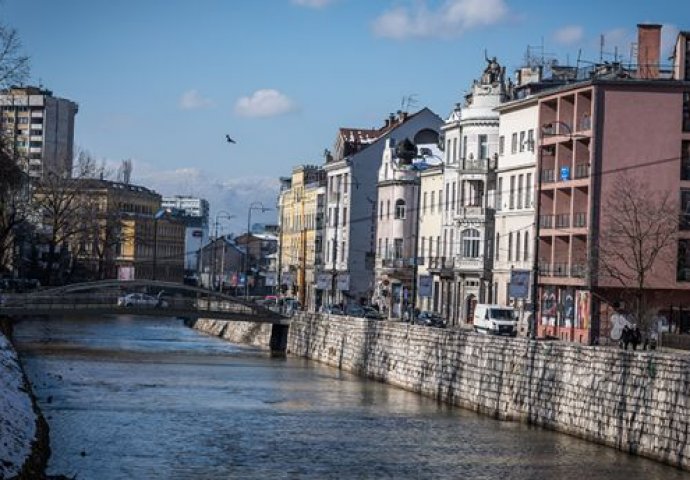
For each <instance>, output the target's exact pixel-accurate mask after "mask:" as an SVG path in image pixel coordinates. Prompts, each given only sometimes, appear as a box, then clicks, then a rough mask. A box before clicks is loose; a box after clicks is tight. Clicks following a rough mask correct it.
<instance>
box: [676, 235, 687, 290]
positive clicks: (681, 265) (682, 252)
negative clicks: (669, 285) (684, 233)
mask: <svg viewBox="0 0 690 480" xmlns="http://www.w3.org/2000/svg"><path fill="white" fill-rule="evenodd" d="M676 280H678V281H679V282H690V240H689V239H682V240H678V263H677V267H676Z"/></svg>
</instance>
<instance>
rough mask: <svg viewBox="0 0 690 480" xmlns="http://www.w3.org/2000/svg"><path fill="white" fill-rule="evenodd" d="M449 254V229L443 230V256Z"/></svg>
mask: <svg viewBox="0 0 690 480" xmlns="http://www.w3.org/2000/svg"><path fill="white" fill-rule="evenodd" d="M447 254H448V230H444V231H443V256H444V257H445V256H447Z"/></svg>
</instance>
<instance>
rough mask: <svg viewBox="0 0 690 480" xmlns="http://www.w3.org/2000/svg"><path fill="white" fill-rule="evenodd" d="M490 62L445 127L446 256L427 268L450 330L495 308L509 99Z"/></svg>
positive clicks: (442, 199) (501, 75)
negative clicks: (499, 182) (484, 306)
mask: <svg viewBox="0 0 690 480" xmlns="http://www.w3.org/2000/svg"><path fill="white" fill-rule="evenodd" d="M487 61H488V65H487V67H486V68H485V70H484V72H483V73H482V76H481V77H480V78H479V79H478V80H475V81H474V83H473V85H472V87H471V89H470V92H469V93H468V94H467V95H466V96H465V100H464V103H463V104H458V105H456V107H455V109H454V110H453V112H452V113H451V115H450V116H449V118H448V119H447V120H446V122H445V124H444V125H443V127H442V130H443V133H444V137H445V171H444V185H443V189H441V190H439V191H438V192H437V195H438V197H437V199H438V203H439V204H440V205H441V208H442V210H443V220H442V233H441V252H440V254H441V255H440V257H438V258H437V259H434V261H433V262H431V263H430V264H429V265H428V266H427V267H428V269H429V271H430V272H431V274H432V275H433V277H434V283H438V285H439V288H440V292H439V293H438V295H439V302H440V313H441V315H443V316H444V317H445V318H446V319H447V320H448V323H449V324H450V325H457V324H462V323H465V324H467V323H471V321H472V315H473V312H474V305H475V304H477V303H491V302H493V288H492V287H493V282H492V269H493V248H492V247H493V238H494V199H493V194H494V192H495V190H496V164H497V161H496V160H497V157H498V150H499V138H498V137H499V133H498V127H499V119H498V112H496V111H495V108H496V107H498V106H499V105H500V104H501V103H503V102H504V101H506V100H507V99H508V98H509V94H510V89H509V85H508V83H507V82H506V80H505V69H504V68H503V67H501V66H500V65H499V63H498V62H497V61H496V58H495V57H494V58H493V59H491V60H489V59H487Z"/></svg>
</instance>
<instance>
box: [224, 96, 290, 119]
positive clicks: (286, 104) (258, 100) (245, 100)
mask: <svg viewBox="0 0 690 480" xmlns="http://www.w3.org/2000/svg"><path fill="white" fill-rule="evenodd" d="M296 108H297V105H296V104H295V102H293V101H292V100H291V99H290V98H289V97H288V96H287V95H285V94H283V93H280V92H279V91H278V90H273V89H262V90H257V91H255V92H254V93H252V94H251V95H250V96H248V97H241V98H240V99H238V100H237V103H235V113H236V114H237V115H240V116H242V117H275V116H278V115H283V114H285V113H289V112H292V111H294V110H295V109H296Z"/></svg>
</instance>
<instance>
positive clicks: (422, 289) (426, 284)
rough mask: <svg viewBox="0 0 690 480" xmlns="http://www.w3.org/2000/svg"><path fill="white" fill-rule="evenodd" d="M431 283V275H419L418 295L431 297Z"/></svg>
mask: <svg viewBox="0 0 690 480" xmlns="http://www.w3.org/2000/svg"><path fill="white" fill-rule="evenodd" d="M432 284H433V277H432V276H431V275H420V276H419V296H420V297H431V286H432Z"/></svg>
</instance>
